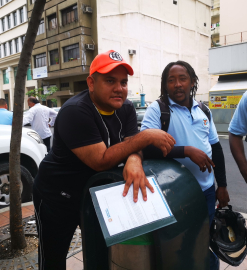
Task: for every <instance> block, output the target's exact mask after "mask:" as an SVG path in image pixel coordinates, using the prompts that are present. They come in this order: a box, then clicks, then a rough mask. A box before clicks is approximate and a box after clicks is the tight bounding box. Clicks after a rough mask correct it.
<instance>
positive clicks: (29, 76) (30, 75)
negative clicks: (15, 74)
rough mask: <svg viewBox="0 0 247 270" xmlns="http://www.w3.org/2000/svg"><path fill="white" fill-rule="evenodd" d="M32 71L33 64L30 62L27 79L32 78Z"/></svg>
mask: <svg viewBox="0 0 247 270" xmlns="http://www.w3.org/2000/svg"><path fill="white" fill-rule="evenodd" d="M32 79H33V78H32V73H31V65H30V64H29V67H28V69H27V80H28V81H30V80H32Z"/></svg>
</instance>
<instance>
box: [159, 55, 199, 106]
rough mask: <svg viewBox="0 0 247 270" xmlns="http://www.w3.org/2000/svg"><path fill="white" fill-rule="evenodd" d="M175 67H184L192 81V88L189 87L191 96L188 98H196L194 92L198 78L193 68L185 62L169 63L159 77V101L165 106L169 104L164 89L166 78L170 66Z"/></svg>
mask: <svg viewBox="0 0 247 270" xmlns="http://www.w3.org/2000/svg"><path fill="white" fill-rule="evenodd" d="M175 65H179V66H182V67H185V68H186V70H187V72H188V74H189V76H190V79H191V81H192V82H193V81H194V86H193V87H191V94H190V97H195V96H196V91H197V89H198V85H199V84H198V81H199V79H198V77H197V75H196V73H195V71H194V69H193V67H192V66H191V65H190V64H189V63H187V62H184V61H180V60H179V61H177V62H171V63H169V64H168V65H167V66H166V67H165V69H164V71H163V72H162V76H161V94H160V99H161V100H162V101H163V102H164V103H165V104H169V99H168V93H167V89H166V85H167V78H168V75H169V71H170V69H171V67H172V66H175Z"/></svg>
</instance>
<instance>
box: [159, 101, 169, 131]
mask: <svg viewBox="0 0 247 270" xmlns="http://www.w3.org/2000/svg"><path fill="white" fill-rule="evenodd" d="M156 101H157V102H158V104H159V106H160V112H161V115H160V121H161V129H162V130H163V131H165V132H167V130H168V127H169V124H170V108H169V106H168V105H167V104H165V103H164V102H163V101H161V100H160V99H157V100H156Z"/></svg>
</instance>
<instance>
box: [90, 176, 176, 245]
mask: <svg viewBox="0 0 247 270" xmlns="http://www.w3.org/2000/svg"><path fill="white" fill-rule="evenodd" d="M156 183H157V187H156V188H157V191H158V190H159V191H160V195H161V196H163V197H164V198H165V196H164V195H163V194H162V193H161V190H160V188H159V185H158V182H157V180H156ZM122 184H125V181H121V182H116V183H112V184H108V185H102V186H98V187H93V188H90V189H89V191H90V194H91V197H92V201H93V205H94V208H95V211H96V215H97V217H98V220H99V223H100V227H101V230H102V232H103V236H104V238H105V242H106V246H107V247H110V246H112V245H115V244H118V243H121V242H123V241H126V240H129V239H132V238H134V237H137V236H140V235H143V234H146V233H149V232H152V231H154V230H157V229H160V228H163V227H165V226H168V225H171V224H174V223H176V222H177V220H176V218H175V217H174V216H173V214H172V213H171V215H170V216H168V217H166V218H162V219H159V220H156V221H153V222H151V223H148V224H144V225H141V226H138V227H135V228H132V229H130V230H126V231H123V232H121V233H118V234H115V235H110V234H109V231H108V228H107V225H106V223H105V220H104V217H103V214H102V212H101V208H100V206H99V202H98V199H97V196H96V192H97V191H99V190H103V189H107V188H110V187H114V186H118V185H122ZM164 201H166V200H164ZM166 203H167V202H166ZM167 205H168V204H167ZM168 208H169V206H168Z"/></svg>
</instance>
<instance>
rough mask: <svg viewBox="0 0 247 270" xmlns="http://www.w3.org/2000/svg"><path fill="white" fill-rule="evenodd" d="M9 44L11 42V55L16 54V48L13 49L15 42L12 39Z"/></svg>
mask: <svg viewBox="0 0 247 270" xmlns="http://www.w3.org/2000/svg"><path fill="white" fill-rule="evenodd" d="M10 42H12V49H13V54H15V53H17V52H16V48H15V40H14V39H12V40H11V41H10Z"/></svg>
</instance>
